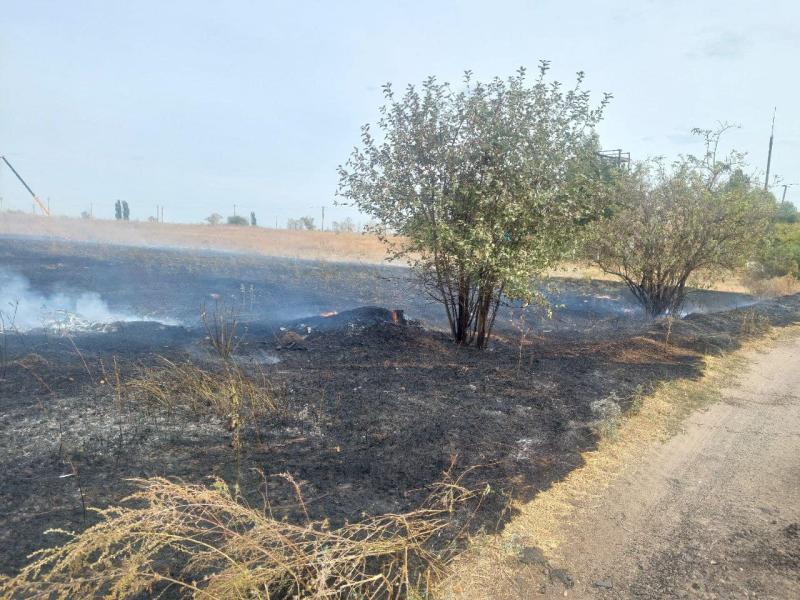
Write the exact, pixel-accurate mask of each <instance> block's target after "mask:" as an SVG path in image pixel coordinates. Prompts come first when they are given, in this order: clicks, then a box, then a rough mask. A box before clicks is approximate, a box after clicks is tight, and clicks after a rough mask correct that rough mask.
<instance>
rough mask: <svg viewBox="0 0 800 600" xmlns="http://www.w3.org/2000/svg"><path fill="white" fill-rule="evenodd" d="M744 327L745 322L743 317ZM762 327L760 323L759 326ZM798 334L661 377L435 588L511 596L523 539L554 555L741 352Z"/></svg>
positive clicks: (710, 391)
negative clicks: (582, 515)
mask: <svg viewBox="0 0 800 600" xmlns="http://www.w3.org/2000/svg"><path fill="white" fill-rule="evenodd" d="M743 327H749V325H748V323H747V322H744V323H743ZM759 330H760V331H763V330H761V329H760V328H759ZM797 335H800V327H796V326H795V327H789V328H786V329H784V330H779V331H772V332H771V333H770V334H768V335H766V336H764V337H762V338H759V339H756V340H751V341H749V342H748V344H747V345H746V347H745V348H743V349H741V350H739V351H737V352H735V353H733V354H730V355H727V356H720V357H713V356H709V357H706V358H705V363H706V367H705V372H704V376H703V377H702V378H701V379H699V380H679V381H673V382H668V383H664V384H661V385H660V386H659V387H658V388H657V389H656V390H655V392H654V393H652V394H650V395H647V396H644V397H640V398H637V399H635V402H634V405H633V406H634V410H633V414H631V415H630V416H628V417H626V418H624V419H622V421H621V422H619V423H617V424H616V426H615V427H614V428H613V435H609V436H608V437H606V438H604V439H602V440H601V441H600V443H599V444H598V448H597V450H595V451H591V452H586V453H584V454H583V459H584V465H583V466H582V467H581V468H579V469H576V470H574V471H572V472H571V473H570V474H569V475H567V477H565V478H564V479H563V480H561V481H560V482H558V483H555V484H554V485H553V486H551V487H550V488H549V489H548V490H547V491H544V492H541V493H540V494H538V495H537V496H536V498H535V499H534V500H533V501H531V502H529V503H527V504H518V505H516V506H514V507H513V508H515V509H517V510H518V515H517V516H516V517H515V518H514V519H513V520H512V521H511V522H510V523H509V524H508V525H507V526H506V527H505V528H504V530H503V532H502V533H501V534H499V535H492V536H484V537H482V538H478V539H475V540H474V543H473V544H472V546H471V547H470V549H469V550H468V551H467V552H465V553H463V554H462V555H461V556H460V557H459V558H458V559H457V560H456V561H455V562H454V564H453V566H452V568H451V572H450V574H449V576H448V579H447V580H446V581H445V582H444V583H443V585H442V586H441V588H440V590H439V596H440V597H442V598H447V599H449V600H450V599H456V598H458V599H461V598H469V599H470V600H483V599H486V600H496V599H497V598H515V597H517V595H518V592H517V587H516V586H517V580H518V578H519V577H520V574H521V573H522V571H523V570H524V569H525V568H526V567H524V566H523V565H522V564H521V563H520V562H519V560H518V554H519V551H520V549H521V547H523V546H536V547H539V548H541V549H542V551H543V552H544V554H545V556H546V557H548V558H551V559H552V558H558V556H559V548H560V547H561V545H562V544H564V543H565V542H566V537H565V536H566V531H567V528H566V526H567V525H568V524H569V523H570V522H571V521H572V520H573V517H574V515H575V514H576V512H577V511H579V510H582V509H587V510H589V509H590V507H591V505H592V503H593V499H594V498H596V497H598V496H599V495H600V494H601V493H602V492H603V490H605V489H606V488H607V487H608V486H609V485H610V484H611V483H612V482H613V481H614V480H615V479H616V478H617V477H618V476H619V475H620V474H621V473H622V472H623V471H624V470H625V469H627V468H629V467H631V466H633V465H635V464H637V463H638V461H639V460H641V459H642V457H643V456H644V454H645V453H644V450H645V449H646V448H647V447H648V446H650V445H651V444H653V443H654V442H656V441H659V440H664V439H667V438H668V437H670V436H671V435H673V434H674V433H675V432H676V431H677V430H678V429H679V428H680V426H681V424H682V423H683V421H684V419H685V418H686V417H687V416H688V415H689V414H690V413H691V412H693V411H694V410H697V409H698V408H699V407H702V406H706V405H708V404H710V403H711V402H714V401H715V400H717V399H718V398H719V396H720V393H721V391H720V390H722V389H724V388H725V387H727V386H729V385H730V384H731V382H732V381H735V378H736V375H737V374H738V373H740V372H741V370H742V366H743V364H745V363H746V360H747V359H746V352H748V351H752V350H754V349H760V348H763V347H764V346H767V345H769V344H770V343H771V342H774V341H775V340H776V339H779V338H782V337H788V336H797Z"/></svg>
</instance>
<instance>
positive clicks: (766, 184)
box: [764, 107, 778, 192]
mask: <svg viewBox="0 0 800 600" xmlns="http://www.w3.org/2000/svg"><path fill="white" fill-rule="evenodd" d="M777 110H778V107H775V108H773V109H772V128H771V129H770V131H769V152H768V153H767V174H766V176H765V177H764V191H765V192H766V191H767V188H769V168H770V166H772V142H773V140H774V138H775V113H776V112H777Z"/></svg>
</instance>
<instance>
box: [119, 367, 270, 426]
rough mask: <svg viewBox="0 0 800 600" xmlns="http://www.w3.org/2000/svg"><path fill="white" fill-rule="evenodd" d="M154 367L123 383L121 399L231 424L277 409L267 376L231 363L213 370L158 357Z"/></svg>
mask: <svg viewBox="0 0 800 600" xmlns="http://www.w3.org/2000/svg"><path fill="white" fill-rule="evenodd" d="M158 362H159V363H160V364H158V365H157V366H156V367H146V368H142V369H141V370H140V371H139V373H138V374H137V376H136V377H133V378H131V379H129V380H127V381H125V382H123V383H122V384H121V385H122V389H121V396H122V398H124V399H125V400H128V401H136V402H141V403H144V404H148V405H151V406H153V407H156V408H160V409H163V410H166V411H167V412H170V413H172V412H176V411H180V410H184V411H187V412H189V413H191V414H194V415H196V416H204V415H209V414H213V415H216V416H219V417H222V418H226V419H228V420H229V424H230V426H231V427H233V426H234V424H233V423H232V421H234V420H236V419H238V420H239V421H241V420H242V419H244V418H245V417H244V415H249V417H248V418H249V419H253V420H254V419H256V418H258V417H260V416H263V415H265V414H268V413H271V412H274V411H276V410H278V402H277V400H276V397H275V393H274V389H273V386H272V385H271V383H270V382H269V380H268V379H267V377H266V375H264V374H263V373H260V372H259V373H257V374H252V373H250V372H248V371H246V370H245V369H243V368H242V367H241V366H239V365H237V364H236V363H235V362H233V361H224V362H223V363H222V364H221V366H219V367H218V368H215V369H207V368H203V367H200V366H197V365H195V364H194V363H190V362H174V361H171V360H169V359H167V358H164V357H159V359H158Z"/></svg>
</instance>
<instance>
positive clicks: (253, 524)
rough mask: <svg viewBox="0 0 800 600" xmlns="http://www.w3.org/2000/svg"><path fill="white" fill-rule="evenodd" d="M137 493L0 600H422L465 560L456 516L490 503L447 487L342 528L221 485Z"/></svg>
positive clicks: (158, 484) (150, 483)
mask: <svg viewBox="0 0 800 600" xmlns="http://www.w3.org/2000/svg"><path fill="white" fill-rule="evenodd" d="M135 484H136V485H137V486H138V488H139V489H138V491H137V492H135V493H134V494H132V495H131V496H129V497H128V498H126V499H125V500H124V501H123V503H122V506H119V507H113V508H109V509H105V510H98V511H97V513H98V514H99V516H100V519H101V520H100V522H99V523H98V524H97V525H94V526H92V527H90V528H89V529H87V530H86V531H84V532H83V533H81V534H73V533H68V532H64V531H56V532H54V533H60V534H63V535H67V536H68V540H67V542H66V543H64V544H63V545H61V546H56V547H54V548H50V549H46V550H41V551H39V552H37V553H35V554H33V555H32V556H31V562H30V563H29V564H28V565H27V566H26V567H25V568H24V569H22V571H21V572H20V573H19V574H18V575H17V576H15V577H13V578H6V579H2V580H0V598H2V599H4V600H11V599H16V598H49V599H53V600H56V599H58V600H67V599H72V598H89V597H99V596H102V597H104V598H110V599H128V598H138V597H141V596H142V595H147V597H151V596H154V595H158V594H164V593H166V594H167V595H169V596H171V597H175V596H177V597H182V598H188V597H191V598H203V599H220V600H221V599H226V600H228V599H254V598H401V597H403V598H414V597H421V596H424V595H427V594H428V592H429V591H430V590H431V589H432V588H433V586H434V585H435V583H436V582H437V581H438V580H439V579H440V578H441V577H442V575H443V573H444V572H445V569H446V566H447V563H448V561H449V560H450V558H451V556H452V553H453V552H454V550H455V545H454V544H453V542H452V540H453V539H454V535H453V531H448V530H452V529H456V530H458V527H459V521H458V519H455V518H454V515H455V514H456V512H455V511H456V509H457V508H459V507H461V506H465V505H466V503H467V502H468V501H470V500H472V499H476V498H477V499H478V500H479V499H480V497H481V496H480V494H473V493H471V492H469V491H468V490H466V489H465V488H463V487H462V486H461V484H460V483H459V482H458V481H457V480H455V481H454V480H449V479H446V480H445V481H444V482H442V483H441V484H439V485H438V486H436V488H435V489H434V491H433V493H432V495H431V496H430V498H429V500H428V501H427V502H426V503H425V504H424V505H423V507H422V508H420V509H418V510H415V511H412V512H408V513H404V514H387V515H381V516H376V517H370V518H367V519H365V520H363V521H361V522H358V523H352V524H345V525H343V526H341V527H339V528H331V527H330V526H329V525H328V523H327V522H326V521H310V520H309V521H307V522H306V524H304V525H298V524H292V523H289V522H287V521H285V520H278V519H274V518H272V517H270V516H269V515H268V511H266V510H259V509H254V508H252V507H249V506H247V505H246V504H244V503H243V502H242V501H241V500H240V499H239V498H237V496H236V494H235V493H232V492H231V490H230V489H229V488H228V486H227V485H226V484H225V483H223V482H221V481H216V482H215V483H214V484H213V485H212V486H211V487H205V486H199V485H184V484H179V483H174V482H171V481H168V480H166V479H161V478H156V479H149V480H135ZM266 504H267V503H266V499H265V505H266ZM455 534H456V537H457V534H458V531H456V532H455ZM442 539H447V540H451V542H449V543H447V544H442V543H441V542H440V540H442Z"/></svg>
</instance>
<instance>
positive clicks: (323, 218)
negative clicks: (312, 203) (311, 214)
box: [320, 206, 325, 231]
mask: <svg viewBox="0 0 800 600" xmlns="http://www.w3.org/2000/svg"><path fill="white" fill-rule="evenodd" d="M320 229H321V230H322V231H325V207H324V206H323V207H322V223H321V227H320Z"/></svg>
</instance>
